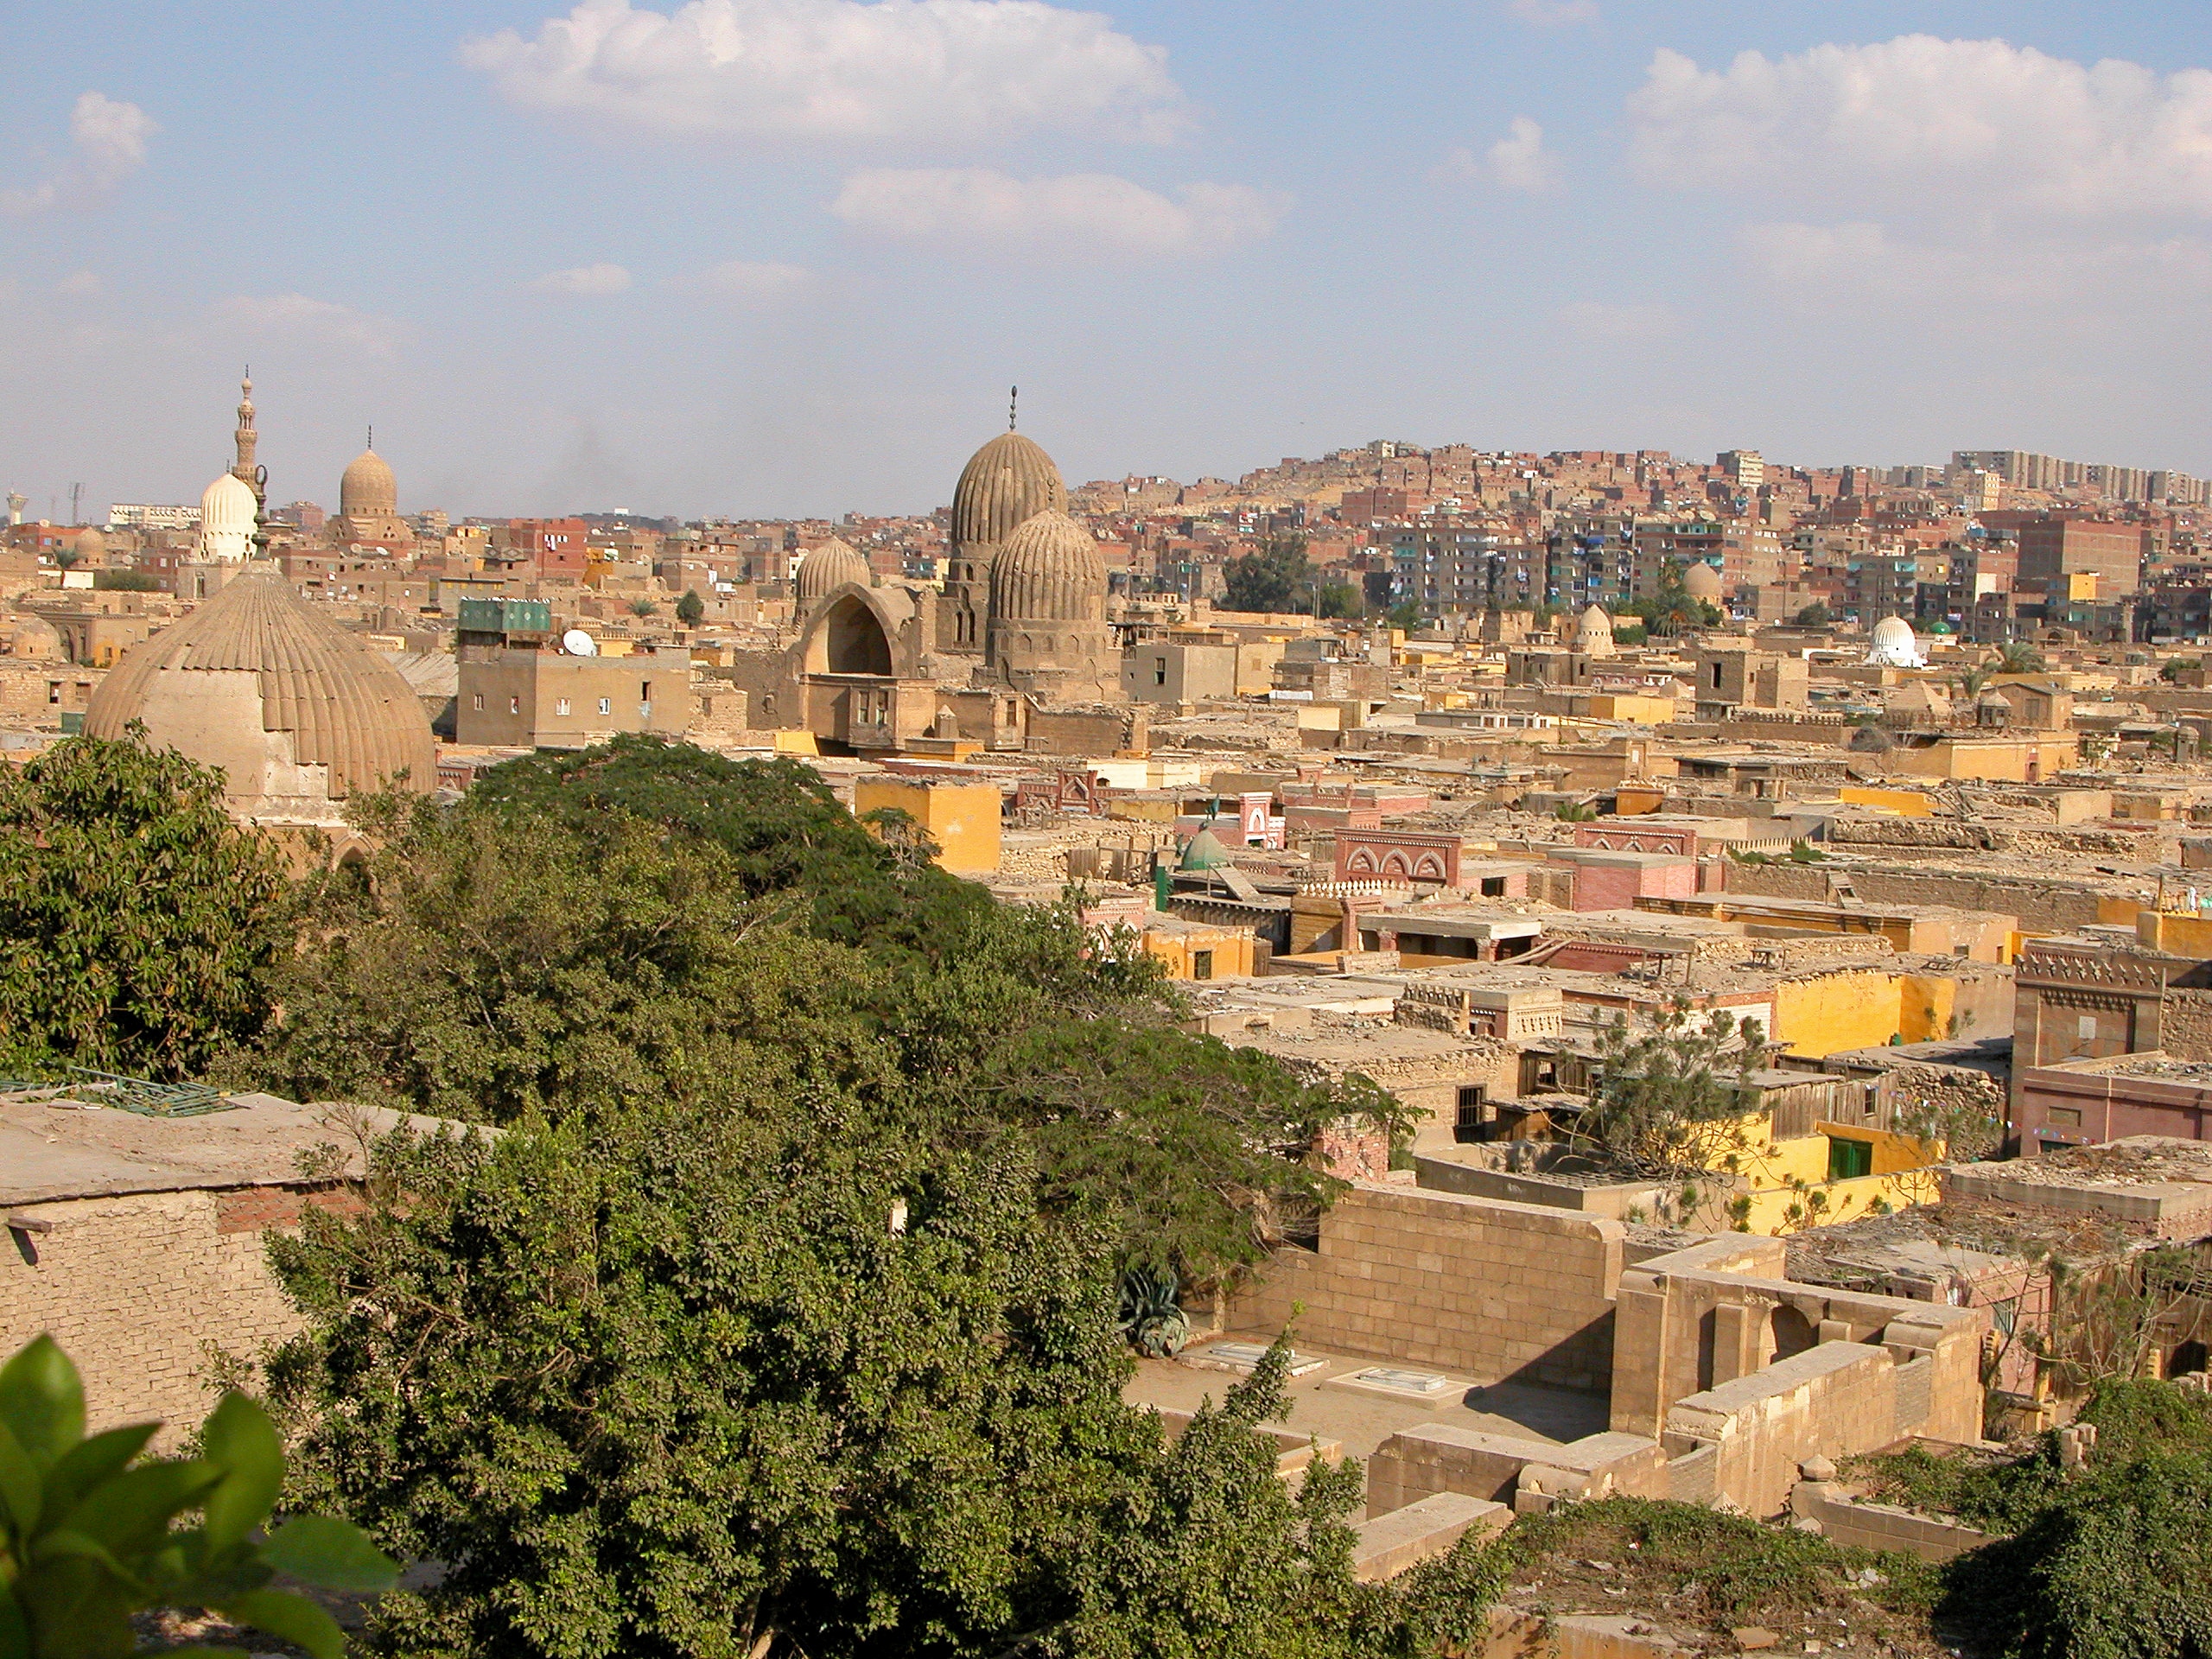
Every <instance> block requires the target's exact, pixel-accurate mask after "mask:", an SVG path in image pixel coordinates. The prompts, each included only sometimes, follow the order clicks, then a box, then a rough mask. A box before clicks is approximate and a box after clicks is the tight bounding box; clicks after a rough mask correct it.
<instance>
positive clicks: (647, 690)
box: [638, 680, 653, 703]
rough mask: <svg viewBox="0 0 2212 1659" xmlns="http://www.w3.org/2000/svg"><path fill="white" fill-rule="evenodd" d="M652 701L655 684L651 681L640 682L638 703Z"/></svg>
mask: <svg viewBox="0 0 2212 1659" xmlns="http://www.w3.org/2000/svg"><path fill="white" fill-rule="evenodd" d="M652 700H653V683H652V681H651V680H643V681H640V682H639V685H638V701H639V702H645V703H650V702H652Z"/></svg>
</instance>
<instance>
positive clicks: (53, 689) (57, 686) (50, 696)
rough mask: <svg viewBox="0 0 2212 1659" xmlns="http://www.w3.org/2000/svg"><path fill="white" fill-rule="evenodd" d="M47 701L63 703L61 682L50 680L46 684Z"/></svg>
mask: <svg viewBox="0 0 2212 1659" xmlns="http://www.w3.org/2000/svg"><path fill="white" fill-rule="evenodd" d="M46 700H47V701H48V702H60V701H61V682H60V681H59V680H48V682H47V683H46Z"/></svg>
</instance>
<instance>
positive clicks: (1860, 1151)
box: [1828, 1135, 1874, 1181]
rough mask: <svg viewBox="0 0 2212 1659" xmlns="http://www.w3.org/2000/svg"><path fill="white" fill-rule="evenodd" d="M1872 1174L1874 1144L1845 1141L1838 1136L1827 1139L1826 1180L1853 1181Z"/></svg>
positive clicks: (1870, 1142)
mask: <svg viewBox="0 0 2212 1659" xmlns="http://www.w3.org/2000/svg"><path fill="white" fill-rule="evenodd" d="M1872 1173H1874V1143H1873V1142H1872V1141H1852V1140H1847V1139H1846V1138H1845V1137H1844V1136H1842V1135H1830V1136H1829V1137H1828V1179H1830V1180H1832V1181H1848V1180H1855V1179H1858V1178H1859V1176H1861V1175H1872Z"/></svg>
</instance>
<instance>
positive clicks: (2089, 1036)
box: [2074, 1014, 2097, 1043]
mask: <svg viewBox="0 0 2212 1659" xmlns="http://www.w3.org/2000/svg"><path fill="white" fill-rule="evenodd" d="M2074 1031H2075V1036H2076V1037H2077V1038H2079V1039H2080V1040H2082V1042H2085V1043H2094V1042H2095V1041H2096V1040H2097V1016H2096V1015H2095V1014H2083V1015H2082V1016H2081V1018H2080V1019H2079V1020H2076V1021H2075V1025H2074Z"/></svg>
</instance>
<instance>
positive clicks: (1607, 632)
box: [1573, 605, 1620, 657]
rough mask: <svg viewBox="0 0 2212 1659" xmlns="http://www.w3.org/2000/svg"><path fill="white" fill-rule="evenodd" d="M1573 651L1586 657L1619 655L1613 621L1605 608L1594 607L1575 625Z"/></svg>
mask: <svg viewBox="0 0 2212 1659" xmlns="http://www.w3.org/2000/svg"><path fill="white" fill-rule="evenodd" d="M1573 649H1574V650H1575V651H1577V652H1580V653H1581V654H1582V655H1583V656H1585V657H1614V656H1618V655H1619V652H1620V647H1619V646H1618V645H1615V644H1614V643H1613V619H1612V618H1611V617H1610V616H1608V615H1606V614H1605V607H1603V606H1601V605H1592V607H1590V608H1589V609H1588V610H1586V611H1585V612H1583V613H1582V616H1581V619H1580V620H1579V621H1577V622H1576V623H1575V625H1574V645H1573Z"/></svg>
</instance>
